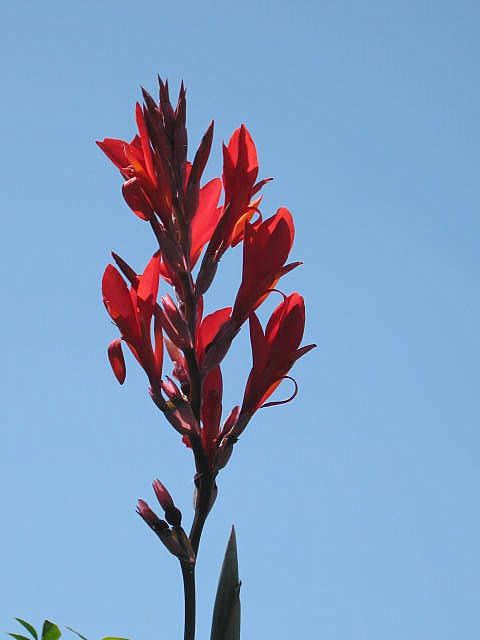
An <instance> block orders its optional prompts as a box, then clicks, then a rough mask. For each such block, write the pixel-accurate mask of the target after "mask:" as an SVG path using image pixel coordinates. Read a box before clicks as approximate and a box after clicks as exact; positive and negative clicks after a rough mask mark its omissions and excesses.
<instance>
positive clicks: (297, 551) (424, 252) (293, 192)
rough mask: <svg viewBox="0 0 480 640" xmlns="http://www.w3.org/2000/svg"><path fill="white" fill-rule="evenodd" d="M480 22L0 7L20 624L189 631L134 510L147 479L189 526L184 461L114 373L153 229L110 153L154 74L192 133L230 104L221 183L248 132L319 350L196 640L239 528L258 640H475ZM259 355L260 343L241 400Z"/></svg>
mask: <svg viewBox="0 0 480 640" xmlns="http://www.w3.org/2000/svg"><path fill="white" fill-rule="evenodd" d="M479 20H480V9H479V4H478V2H473V1H472V2H467V1H457V2H442V1H437V2H426V1H421V0H420V1H419V0H415V1H411V2H409V1H402V2H383V1H378V2H375V1H369V2H345V1H342V0H340V1H337V2H306V1H302V0H299V1H298V2H295V3H294V2H284V1H276V2H266V1H255V2H254V1H253V0H244V1H243V2H242V3H236V2H191V1H187V2H183V3H177V4H175V3H171V2H169V3H166V2H160V1H159V2H150V1H148V0H146V1H144V2H142V3H133V2H124V1H123V0H120V1H119V0H115V1H113V0H112V1H105V2H92V1H87V2H85V1H83V2H80V1H78V0H74V1H71V2H58V1H55V0H51V1H49V2H25V1H22V0H17V1H15V2H10V3H6V2H5V3H2V9H1V10H0V24H1V26H0V31H1V38H0V55H1V60H2V82H1V87H0V92H1V94H2V95H1V102H0V110H1V112H2V117H1V119H0V122H1V124H0V127H1V139H2V149H3V151H2V153H1V155H0V171H1V175H2V181H1V182H2V187H1V192H2V198H1V201H2V232H1V239H0V243H1V250H0V256H1V258H0V259H1V268H2V274H3V277H2V286H3V294H2V298H3V312H2V313H1V315H0V330H1V334H2V347H1V352H2V362H3V366H2V368H1V372H0V378H1V386H0V389H1V395H2V402H1V403H0V429H1V432H0V503H1V505H2V514H3V518H2V520H3V521H2V526H1V529H0V566H1V573H2V578H1V587H0V590H1V592H2V593H1V598H0V630H2V632H3V631H13V630H15V624H14V623H13V617H14V616H20V617H24V618H26V619H28V620H31V621H34V622H35V623H36V624H39V623H40V622H41V620H43V618H44V617H48V618H50V619H51V620H54V621H55V622H57V623H58V624H61V625H64V624H68V625H71V626H73V627H75V628H78V629H79V630H80V631H82V633H84V634H85V635H86V636H87V637H88V638H89V640H98V639H99V638H100V637H103V636H104V635H108V634H113V635H115V634H116V635H122V636H125V637H128V638H130V639H131V640H153V639H154V638H155V639H160V638H162V639H163V638H168V639H171V640H175V639H176V638H180V637H181V635H182V631H181V623H182V619H183V612H182V607H183V604H182V597H181V580H180V577H179V571H178V566H177V562H176V560H175V559H174V558H172V557H171V556H169V555H168V554H167V553H166V552H165V551H164V550H163V548H161V547H160V545H159V544H158V541H157V540H156V538H155V537H154V535H153V534H152V533H151V532H150V531H149V530H148V529H147V527H146V526H145V525H144V524H143V522H142V521H141V520H140V519H139V518H138V516H136V514H135V503H136V500H137V498H138V497H143V498H145V499H147V500H149V501H150V502H151V503H152V504H153V495H152V490H151V488H150V483H151V481H152V480H153V479H154V478H155V477H159V478H161V479H162V481H163V482H164V483H165V484H166V485H167V486H168V487H169V489H170V490H171V492H172V493H173V494H174V497H175V499H176V501H177V504H178V505H179V506H180V507H181V508H182V510H183V512H184V517H185V521H186V522H189V521H190V517H191V494H192V461H191V456H190V452H189V451H188V450H187V449H186V448H184V447H183V445H181V444H180V443H179V440H178V437H177V436H176V434H175V433H174V432H173V431H172V430H171V429H170V428H169V427H168V426H167V425H166V423H164V422H163V420H162V418H161V415H160V414H159V413H158V411H156V409H155V407H154V405H153V403H151V401H150V399H149V398H148V395H147V393H146V381H145V378H144V377H143V376H142V375H141V373H140V371H139V370H137V368H136V366H135V364H134V363H133V361H132V359H131V358H128V360H127V370H128V373H127V382H126V384H125V386H124V387H123V388H122V387H120V386H119V385H118V384H117V382H116V380H115V379H114V377H113V375H112V373H111V371H110V369H109V367H108V363H107V360H106V346H107V344H108V343H109V342H110V340H112V339H113V338H114V337H116V330H115V328H114V327H113V326H112V325H111V323H110V322H109V319H108V318H107V315H106V313H105V310H104V308H103V305H102V302H101V296H100V278H101V274H102V272H103V269H104V266H105V264H106V263H107V262H108V260H109V251H110V250H111V249H115V250H116V251H118V252H119V253H120V254H121V255H122V256H124V257H125V258H126V259H127V260H129V261H130V262H131V263H132V264H133V265H135V266H136V267H137V268H138V270H141V269H142V267H143V265H144V263H145V262H146V259H147V258H148V256H149V255H150V254H151V252H152V251H153V250H154V244H153V240H152V237H151V235H150V233H149V231H148V229H147V227H146V226H145V225H143V224H142V223H141V221H140V220H138V219H137V218H136V217H135V216H134V215H133V214H131V212H130V211H129V210H128V209H127V207H126V205H125V204H124V202H123V200H122V197H121V193H120V184H121V179H120V176H119V175H118V174H117V172H116V171H115V169H114V167H113V166H112V165H110V164H109V162H108V161H107V160H106V158H105V157H103V155H102V154H101V152H100V151H99V150H98V149H97V148H96V146H95V145H94V140H95V139H98V138H103V137H106V136H111V137H124V138H129V137H130V136H131V135H133V132H134V120H133V109H134V104H135V101H136V99H137V98H138V97H139V86H140V85H144V86H146V87H147V88H149V89H150V90H151V92H154V91H155V78H156V74H157V72H158V73H160V74H161V75H162V77H167V78H169V80H170V82H171V85H172V87H173V88H175V89H176V88H177V87H178V84H179V81H180V79H181V78H183V79H184V81H185V83H186V85H187V88H188V99H189V103H188V119H189V135H190V141H191V145H192V147H191V148H192V149H193V148H194V147H195V146H196V144H198V141H199V140H200V137H201V135H202V133H203V131H204V129H205V128H206V126H207V125H208V122H209V121H210V119H211V118H215V120H216V134H215V143H214V152H213V154H212V157H211V161H210V163H209V165H208V170H207V173H208V175H209V176H214V175H217V174H218V172H219V171H220V144H221V141H222V140H224V139H226V138H228V137H229V135H230V133H231V132H232V131H233V129H234V128H236V127H237V126H238V125H239V124H240V123H241V122H246V123H247V125H248V127H249V128H250V130H251V132H252V134H253V136H254V138H255V141H256V143H257V147H258V153H259V158H260V163H261V169H260V173H261V176H264V177H265V176H275V181H274V182H273V183H271V184H270V185H269V186H267V187H266V188H265V196H264V204H263V212H264V214H266V215H267V214H270V213H273V212H274V211H275V209H276V208H277V207H278V206H281V205H286V206H288V207H289V208H290V209H291V210H292V212H293V214H294V216H295V221H296V226H297V237H296V243H295V247H294V250H293V253H292V257H293V258H294V259H299V260H303V261H304V266H303V267H302V268H301V269H298V270H296V271H295V272H293V273H291V274H289V275H288V276H287V277H286V278H285V280H284V281H283V284H282V287H283V289H284V290H285V291H286V292H290V291H294V290H299V291H301V292H302V293H303V294H304V296H305V299H306V304H307V313H308V318H307V322H308V324H307V330H306V337H305V341H306V342H311V341H315V342H317V343H318V345H319V348H318V349H317V350H315V351H314V352H312V353H310V354H309V355H308V356H307V357H305V358H304V359H302V360H301V361H300V362H299V363H297V365H296V366H295V369H294V371H295V373H294V375H295V377H296V378H297V380H298V382H299V386H300V393H299V395H298V397H297V398H296V400H295V401H294V402H292V403H290V404H289V405H287V406H284V407H276V408H272V409H266V410H264V411H261V412H259V413H258V415H257V416H256V418H255V420H254V421H253V422H252V423H251V424H250V426H249V427H248V431H247V432H246V433H245V434H244V437H242V439H241V441H240V443H239V445H238V447H237V449H236V451H235V455H234V457H233V459H232V460H231V463H230V464H229V467H228V468H227V470H225V471H224V472H222V473H221V475H220V477H219V485H220V495H219V498H218V501H217V504H216V506H215V509H214V511H213V512H212V514H211V516H210V519H209V521H208V524H207V527H206V531H205V535H204V538H203V541H202V546H201V554H200V557H199V564H198V584H199V594H198V600H199V615H198V617H199V625H198V629H199V632H198V638H199V639H206V638H207V637H208V634H209V625H210V618H211V610H212V603H213V598H214V592H215V588H216V582H217V578H218V573H219V569H220V564H221V560H222V557H223V552H224V548H225V544H226V541H227V538H228V533H229V529H230V526H231V525H232V523H235V525H236V527H237V534H238V546H239V558H240V573H241V578H242V580H243V586H242V606H243V619H242V625H243V626H242V638H243V639H244V640H251V639H254V638H275V640H290V639H291V638H292V637H296V638H322V639H326V640H353V639H355V640H385V639H388V640H425V639H427V638H435V640H447V639H449V640H450V639H457V638H474V637H477V636H478V634H479V632H480V620H479V618H480V613H479V612H480V589H479V586H480V585H479V543H478V541H479V536H480V515H479V509H478V489H479V483H480V467H479V462H478V458H479V444H480V436H479V427H480V420H479V413H480V412H479V400H478V398H479V393H478V382H479V361H480V339H479V322H480V303H479V295H478V293H479V288H478V277H479V267H480V264H479V262H480V260H479V249H480V234H479V232H480V223H479V200H480V198H479V196H480V181H479V178H478V171H479V143H480V139H479V138H480V136H479V133H480V131H479V118H478V114H479V108H480V104H479V102H480V95H479V89H478V62H479V54H480V45H479V39H478V25H479ZM239 265H240V252H239V251H238V250H237V251H236V252H232V253H231V255H230V256H229V258H228V259H227V260H225V263H224V264H223V265H222V270H221V271H220V272H219V275H218V278H217V282H216V286H215V287H214V289H213V290H212V292H211V295H210V296H209V297H208V300H207V308H208V309H210V310H212V309H214V308H218V307H220V306H225V305H228V304H230V303H231V301H232V300H233V296H234V293H235V290H236V287H237V284H238V278H239V271H238V270H239ZM274 302H275V303H276V302H277V300H275V301H274ZM249 366H250V354H249V347H248V340H247V337H246V336H244V335H243V336H242V337H241V338H240V339H239V344H238V345H237V346H236V348H235V349H234V351H233V353H232V355H231V357H229V358H228V360H227V361H226V363H225V378H226V394H225V395H226V399H225V408H226V410H228V409H229V408H230V406H231V405H232V404H233V403H234V402H238V401H239V400H240V399H241V396H242V393H243V384H244V381H245V379H246V375H247V373H248V369H249ZM282 392H283V393H288V392H289V389H288V388H287V389H283V390H281V391H279V394H280V395H281V393H282Z"/></svg>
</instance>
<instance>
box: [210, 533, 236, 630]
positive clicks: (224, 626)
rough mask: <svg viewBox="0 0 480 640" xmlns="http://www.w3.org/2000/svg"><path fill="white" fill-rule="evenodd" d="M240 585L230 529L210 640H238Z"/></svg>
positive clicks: (233, 538) (233, 540) (233, 541)
mask: <svg viewBox="0 0 480 640" xmlns="http://www.w3.org/2000/svg"><path fill="white" fill-rule="evenodd" d="M240 585H241V582H240V580H239V577H238V557H237V541H236V538H235V528H234V527H232V532H231V534H230V538H229V540H228V544H227V550H226V551H225V557H224V559H223V564H222V571H221V573H220V579H219V581H218V588H217V595H216V598H215V606H214V608H213V620H212V633H211V635H210V640H240Z"/></svg>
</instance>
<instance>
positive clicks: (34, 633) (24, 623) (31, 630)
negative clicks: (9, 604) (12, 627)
mask: <svg viewBox="0 0 480 640" xmlns="http://www.w3.org/2000/svg"><path fill="white" fill-rule="evenodd" d="M15 620H16V621H17V622H19V623H20V624H21V625H22V627H25V629H26V630H27V631H28V632H29V633H31V634H32V636H33V637H34V638H35V640H38V634H37V631H36V629H35V627H33V626H32V625H31V624H30V623H29V622H27V621H26V620H22V619H21V618H15Z"/></svg>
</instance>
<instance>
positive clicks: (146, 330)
mask: <svg viewBox="0 0 480 640" xmlns="http://www.w3.org/2000/svg"><path fill="white" fill-rule="evenodd" d="M159 269H160V257H159V255H158V254H155V255H154V256H153V257H152V259H151V260H150V262H149V263H148V265H147V266H146V268H145V271H144V272H143V274H141V275H138V276H137V275H136V274H135V279H134V281H133V284H132V286H131V287H130V289H129V288H128V287H127V285H126V284H125V281H124V279H123V278H122V276H121V275H120V273H119V271H117V269H116V268H115V267H114V266H113V265H111V264H109V265H108V266H107V268H106V269H105V272H104V274H103V279H102V294H103V302H104V304H105V307H106V309H107V311H108V313H109V315H110V317H111V318H112V320H113V322H114V323H115V324H116V325H117V327H118V329H119V330H120V333H121V339H120V340H114V341H113V342H112V343H111V345H110V347H109V349H108V356H109V360H110V364H111V366H112V369H113V372H114V374H115V376H116V378H117V380H118V381H119V382H120V384H123V382H124V380H125V375H126V369H125V360H124V357H123V353H122V348H121V341H122V340H123V341H124V342H125V343H126V344H127V345H128V347H129V348H130V351H131V352H132V353H133V355H134V356H135V358H136V359H137V360H138V362H139V363H140V365H141V366H142V367H143V369H144V370H145V373H146V374H147V376H148V378H149V380H150V383H151V385H152V387H155V388H157V387H158V385H159V384H160V379H161V375H162V361H163V337H162V331H161V326H160V323H159V322H158V321H157V319H156V318H155V323H154V334H155V344H154V346H152V339H151V321H152V317H153V315H154V310H155V306H156V304H157V293H158V280H159ZM132 278H133V275H132Z"/></svg>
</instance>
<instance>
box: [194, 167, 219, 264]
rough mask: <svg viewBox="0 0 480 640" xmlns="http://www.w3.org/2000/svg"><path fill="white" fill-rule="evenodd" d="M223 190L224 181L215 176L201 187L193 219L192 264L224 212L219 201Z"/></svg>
mask: <svg viewBox="0 0 480 640" xmlns="http://www.w3.org/2000/svg"><path fill="white" fill-rule="evenodd" d="M221 192H222V181H221V180H220V178H214V179H213V180H210V182H207V184H206V185H205V186H204V187H202V188H201V189H200V193H199V197H198V207H197V210H196V212H195V215H194V217H193V220H192V247H191V250H190V256H191V258H190V261H191V265H192V267H193V265H194V264H195V263H196V261H197V260H198V257H199V256H200V253H201V251H202V249H203V247H204V246H205V245H206V244H207V242H208V241H209V240H210V238H211V237H212V235H213V232H214V231H215V227H216V226H217V223H218V221H219V219H220V216H221V214H222V208H221V207H218V206H217V205H218V201H219V199H220V194H221Z"/></svg>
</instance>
